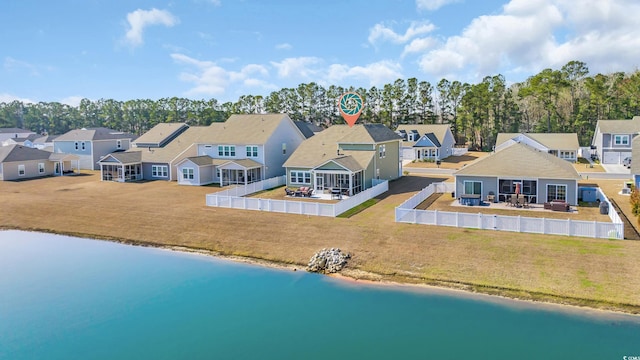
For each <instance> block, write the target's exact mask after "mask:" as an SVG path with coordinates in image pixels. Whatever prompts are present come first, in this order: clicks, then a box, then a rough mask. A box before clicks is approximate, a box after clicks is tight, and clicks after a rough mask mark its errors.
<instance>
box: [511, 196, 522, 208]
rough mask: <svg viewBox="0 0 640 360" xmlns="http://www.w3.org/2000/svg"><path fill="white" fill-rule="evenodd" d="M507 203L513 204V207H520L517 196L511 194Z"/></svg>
mask: <svg viewBox="0 0 640 360" xmlns="http://www.w3.org/2000/svg"><path fill="white" fill-rule="evenodd" d="M509 205H511V206H513V207H520V206H519V204H518V196H517V195H515V194H513V195H511V198H509Z"/></svg>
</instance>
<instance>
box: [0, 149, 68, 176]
mask: <svg viewBox="0 0 640 360" xmlns="http://www.w3.org/2000/svg"><path fill="white" fill-rule="evenodd" d="M79 160H80V158H79V157H78V156H76V155H71V154H55V153H51V152H48V151H44V150H39V149H34V148H30V147H28V146H23V145H9V146H1V147H0V180H22V179H29V178H38V177H43V176H51V175H66V174H74V173H75V172H76V171H78V169H79V166H80V164H79Z"/></svg>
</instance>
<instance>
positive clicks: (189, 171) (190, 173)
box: [182, 168, 193, 180]
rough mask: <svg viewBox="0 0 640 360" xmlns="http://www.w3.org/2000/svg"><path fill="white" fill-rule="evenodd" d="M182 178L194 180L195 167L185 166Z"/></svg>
mask: <svg viewBox="0 0 640 360" xmlns="http://www.w3.org/2000/svg"><path fill="white" fill-rule="evenodd" d="M182 178H183V179H185V180H193V168H183V169H182Z"/></svg>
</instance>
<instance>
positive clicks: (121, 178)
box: [118, 167, 124, 181]
mask: <svg viewBox="0 0 640 360" xmlns="http://www.w3.org/2000/svg"><path fill="white" fill-rule="evenodd" d="M118 181H124V177H123V176H122V168H121V167H118Z"/></svg>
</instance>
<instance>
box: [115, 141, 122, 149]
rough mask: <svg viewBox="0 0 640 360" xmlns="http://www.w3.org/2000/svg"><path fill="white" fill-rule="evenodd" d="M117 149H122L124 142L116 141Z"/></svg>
mask: <svg viewBox="0 0 640 360" xmlns="http://www.w3.org/2000/svg"><path fill="white" fill-rule="evenodd" d="M116 147H117V148H118V149H122V140H118V141H116Z"/></svg>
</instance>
